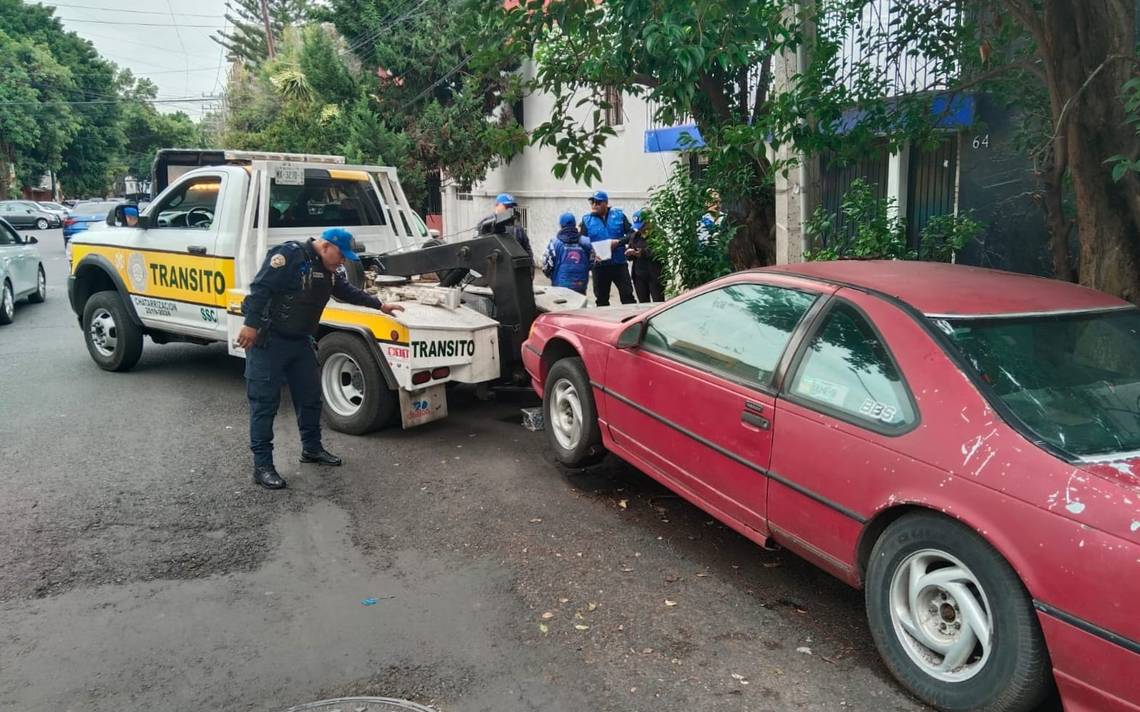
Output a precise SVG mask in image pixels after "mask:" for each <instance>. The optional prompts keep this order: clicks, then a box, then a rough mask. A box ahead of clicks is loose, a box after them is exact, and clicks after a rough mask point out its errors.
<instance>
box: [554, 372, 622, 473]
mask: <svg viewBox="0 0 1140 712" xmlns="http://www.w3.org/2000/svg"><path fill="white" fill-rule="evenodd" d="M542 409H543V419H544V421H545V427H544V428H543V429H544V430H545V431H546V439H547V441H548V442H549V443H550V447H551V449H552V450H554V456H555V457H556V458H557V459H558V462H560V463H562V464H563V465H565V466H566V467H586V466H587V465H592V464H594V463H595V462H598V461H599V460H601V459H602V458H603V457H605V454H606V451H605V448H603V447H602V432H601V430H600V429H599V428H598V411H597V408H596V406H595V405H594V394H593V391H592V390H591V387H590V379H589V377H588V376H587V374H586V367H585V365H584V364H583V363H582V359H580V358H564V359H561V360H560V361H557V362H555V364H554V365H553V366H551V367H550V373H549V374H548V375H547V377H546V387H545V389H544V392H543V398H542Z"/></svg>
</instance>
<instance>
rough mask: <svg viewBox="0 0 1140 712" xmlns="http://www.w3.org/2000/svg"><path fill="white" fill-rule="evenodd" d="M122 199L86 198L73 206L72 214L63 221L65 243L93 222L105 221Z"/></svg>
mask: <svg viewBox="0 0 1140 712" xmlns="http://www.w3.org/2000/svg"><path fill="white" fill-rule="evenodd" d="M121 202H123V201H121V200H86V201H82V202H79V203H76V204H75V206H74V207H72V208H71V215H70V216H68V218H67V219H66V220H64V221H63V244H65V245H66V244H67V243H68V241H69V240H71V238H72V237H73V236H75V235H76V234H77V233H80V232H83V231H84V230H87V229H89V228H90V227H91V225H92V224H93V223H105V222H106V221H107V214H108V213H110V212H111V211H112V210H114V209H115V206H116V205H118V204H119V203H121Z"/></svg>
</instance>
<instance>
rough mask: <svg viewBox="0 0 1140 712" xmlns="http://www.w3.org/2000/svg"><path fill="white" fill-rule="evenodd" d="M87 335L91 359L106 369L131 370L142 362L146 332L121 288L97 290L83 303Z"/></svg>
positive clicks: (85, 333)
mask: <svg viewBox="0 0 1140 712" xmlns="http://www.w3.org/2000/svg"><path fill="white" fill-rule="evenodd" d="M83 335H84V338H85V340H86V341H87V351H88V353H90V354H91V359H92V360H93V361H95V363H96V364H98V365H99V368H101V369H103V370H104V371H129V370H131V369H132V368H134V366H135V364H136V363H138V362H139V357H141V356H142V349H143V333H142V329H140V328H139V326H138V324H135V323H134V322H133V321H131V316H130V314H129V313H128V312H127V307H126V306H125V305H124V304H123V298H122V297H120V296H119V294H118V292H110V291H108V292H97V293H95V294H94V295H92V296H91V298H90V299H88V300H87V304H86V305H85V306H84V307H83Z"/></svg>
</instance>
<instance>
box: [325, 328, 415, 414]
mask: <svg viewBox="0 0 1140 712" xmlns="http://www.w3.org/2000/svg"><path fill="white" fill-rule="evenodd" d="M317 361H318V362H319V363H320V365H321V401H322V402H323V404H324V414H325V418H326V420H328V423H329V426H330V427H332V429H333V430H336V431H338V432H341V433H348V434H349V435H364V434H365V433H370V432H372V431H374V430H379V429H380V428H383V427H385V426H387V425H389V424H390V423H392V422H393V421H394V420H395V419H396V415H397V414H398V413H399V398H398V397H397V395H396V393H395V392H394V391H392V390H390V389H389V388H388V384H387V383H385V381H384V375H383V374H382V373H380V366H379V364H377V363H376V356H375V355H373V353H372V352H371V351H370V350H369V349H368V345H367V344H365V343H364V342H363V341H362V340H361V339H360V337H359V336H356V335H354V334H346V333H343V332H334V333H332V334H328V335H327V336H325V337H324V338H323V339H321V340H320V343H319V344H318V345H317Z"/></svg>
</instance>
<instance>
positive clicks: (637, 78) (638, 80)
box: [630, 72, 661, 89]
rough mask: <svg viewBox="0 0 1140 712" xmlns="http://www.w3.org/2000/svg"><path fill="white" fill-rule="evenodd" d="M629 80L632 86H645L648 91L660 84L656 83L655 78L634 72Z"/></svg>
mask: <svg viewBox="0 0 1140 712" xmlns="http://www.w3.org/2000/svg"><path fill="white" fill-rule="evenodd" d="M630 79H632V80H633V83H634V84H641V85H642V86H647V87H649V88H650V89H652V88H654V87H657V86H660V85H661V82H660V81H658V80H657V78H656V77H654V76H652V75H650V74H645V73H643V72H634V73H633V76H632V77H630Z"/></svg>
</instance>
